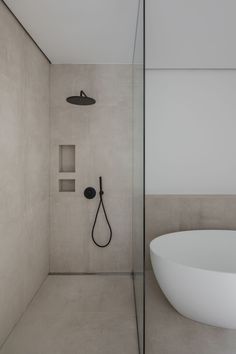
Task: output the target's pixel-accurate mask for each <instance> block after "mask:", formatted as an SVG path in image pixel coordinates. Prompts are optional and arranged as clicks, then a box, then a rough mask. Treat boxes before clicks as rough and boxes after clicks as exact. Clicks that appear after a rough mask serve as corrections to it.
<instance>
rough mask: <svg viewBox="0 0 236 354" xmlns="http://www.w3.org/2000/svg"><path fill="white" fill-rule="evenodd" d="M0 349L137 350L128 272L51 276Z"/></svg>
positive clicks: (19, 353)
mask: <svg viewBox="0 0 236 354" xmlns="http://www.w3.org/2000/svg"><path fill="white" fill-rule="evenodd" d="M0 353H1V354H121V353H124V354H126V353H127V354H138V344H137V332H136V320H135V309H134V296H133V284H132V279H131V277H130V276H128V275H127V276H126V275H79V276H77V275H76V276H72V275H69V276H48V278H47V279H46V281H45V282H44V284H43V285H42V287H41V288H40V290H39V292H38V293H37V295H36V296H35V297H34V299H33V301H32V302H31V304H30V305H29V307H28V309H27V311H26V312H25V313H24V315H23V317H22V318H21V320H20V321H19V322H18V323H17V325H16V326H15V328H14V329H13V331H12V333H11V334H10V335H9V337H8V339H7V341H6V342H5V344H4V346H3V347H2V349H1V350H0Z"/></svg>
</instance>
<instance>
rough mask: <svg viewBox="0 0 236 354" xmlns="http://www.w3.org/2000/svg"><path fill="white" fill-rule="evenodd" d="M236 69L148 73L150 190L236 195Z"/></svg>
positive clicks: (147, 168)
mask: <svg viewBox="0 0 236 354" xmlns="http://www.w3.org/2000/svg"><path fill="white" fill-rule="evenodd" d="M235 92H236V71H234V70H207V71H206V70H200V71H199V70H150V71H147V72H146V174H147V176H146V193H147V194H195V193H196V194H198V193H199V194H217V193H220V194H221V193H230V194H232V193H236V138H235V134H236V94H235Z"/></svg>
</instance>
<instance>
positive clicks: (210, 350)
mask: <svg viewBox="0 0 236 354" xmlns="http://www.w3.org/2000/svg"><path fill="white" fill-rule="evenodd" d="M235 353H236V330H229V329H222V328H216V327H212V326H208V325H204V324H201V323H198V322H195V321H192V320H189V319H187V318H185V317H183V316H181V315H180V314H179V313H177V312H176V311H175V309H174V308H173V307H172V306H171V305H170V304H169V302H168V301H167V300H166V298H165V297H164V295H163V293H162V292H161V290H160V288H159V286H158V284H157V282H156V279H155V278H154V275H153V273H152V271H147V272H146V354H235Z"/></svg>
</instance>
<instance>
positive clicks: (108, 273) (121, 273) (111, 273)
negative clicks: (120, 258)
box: [48, 272, 132, 276]
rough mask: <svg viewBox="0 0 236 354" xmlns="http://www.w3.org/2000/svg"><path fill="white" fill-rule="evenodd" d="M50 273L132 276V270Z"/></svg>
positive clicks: (56, 273)
mask: <svg viewBox="0 0 236 354" xmlns="http://www.w3.org/2000/svg"><path fill="white" fill-rule="evenodd" d="M48 275H50V276H54V275H115V276H116V275H129V276H132V273H131V272H49V273H48Z"/></svg>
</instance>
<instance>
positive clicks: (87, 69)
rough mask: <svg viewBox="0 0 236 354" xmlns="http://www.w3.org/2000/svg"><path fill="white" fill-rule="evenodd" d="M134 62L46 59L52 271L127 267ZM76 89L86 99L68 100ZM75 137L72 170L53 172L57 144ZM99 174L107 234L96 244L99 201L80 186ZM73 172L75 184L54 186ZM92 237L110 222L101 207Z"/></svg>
mask: <svg viewBox="0 0 236 354" xmlns="http://www.w3.org/2000/svg"><path fill="white" fill-rule="evenodd" d="M131 79H132V66H131V65H52V67H51V243H50V245H51V247H50V250H51V265H50V270H51V272H113V271H114V272H121V271H131V267H132V264H131V263H132V259H131V256H132V242H131V241H132V240H131V238H132V183H131V182H132V111H131V109H132V80H131ZM80 90H84V91H85V93H86V94H88V95H89V96H91V97H94V98H95V99H96V104H95V105H92V106H75V105H70V104H69V103H67V102H66V98H67V97H68V96H71V95H78V94H79V93H80ZM63 144H64V145H70V144H72V145H75V150H76V151H75V156H76V157H75V172H64V173H62V172H61V173H60V172H59V145H63ZM99 176H102V177H103V183H104V191H105V195H104V201H105V206H106V208H107V214H108V217H109V220H110V223H111V226H112V229H113V240H112V242H111V244H110V245H109V247H107V248H105V249H103V248H98V247H97V246H95V245H94V244H93V242H92V239H91V229H92V224H93V221H94V217H95V213H96V208H97V206H98V202H99V200H98V194H97V197H96V198H95V199H92V200H88V199H85V197H84V195H83V192H84V189H85V188H86V187H88V186H93V187H95V188H96V190H97V192H98V177H99ZM63 178H64V179H68V178H70V179H74V180H75V192H59V186H58V184H59V179H63ZM95 237H96V239H97V240H98V241H99V242H101V243H102V242H103V243H104V242H105V241H106V240H107V237H108V229H107V226H106V224H105V223H104V215H103V214H102V213H101V214H100V215H99V219H98V224H97V228H96V230H95Z"/></svg>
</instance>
